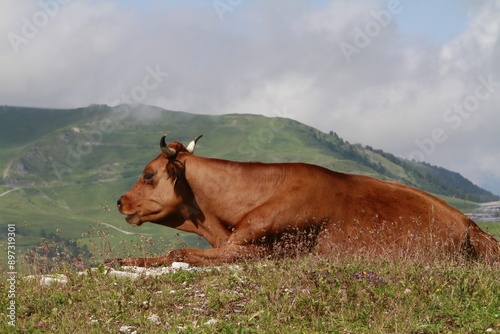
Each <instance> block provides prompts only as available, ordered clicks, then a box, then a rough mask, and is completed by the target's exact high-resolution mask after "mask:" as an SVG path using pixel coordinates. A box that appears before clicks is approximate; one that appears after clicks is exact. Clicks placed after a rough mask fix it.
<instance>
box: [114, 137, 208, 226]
mask: <svg viewBox="0 0 500 334" xmlns="http://www.w3.org/2000/svg"><path fill="white" fill-rule="evenodd" d="M200 137H201V135H200V136H198V137H196V138H195V139H194V140H193V141H191V142H190V143H189V145H188V146H187V148H186V147H184V145H182V144H181V143H179V142H172V143H170V144H168V145H167V144H166V143H165V136H163V137H162V138H161V140H160V148H161V150H162V152H163V153H162V154H160V155H159V156H158V157H156V159H154V160H153V161H151V162H150V163H149V164H147V166H146V168H144V171H143V172H142V177H141V178H140V179H139V180H138V181H137V182H136V183H135V185H134V186H133V187H132V189H130V190H129V191H128V192H127V193H126V194H125V195H123V196H122V197H120V199H119V200H118V201H117V205H118V210H119V211H120V213H122V214H124V215H127V218H125V220H126V221H127V222H128V223H129V224H131V225H137V226H139V225H141V224H142V223H144V222H148V221H149V222H160V221H162V220H164V219H165V218H166V217H168V216H170V215H173V214H177V213H178V208H179V205H180V204H181V202H182V201H183V196H184V195H185V193H184V192H185V191H186V189H180V188H181V187H183V186H185V182H183V179H184V164H183V163H182V162H181V161H179V160H178V157H179V156H180V155H183V154H192V153H193V152H194V149H195V146H196V142H197V141H198V139H200Z"/></svg>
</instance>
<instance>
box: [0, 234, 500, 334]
mask: <svg viewBox="0 0 500 334" xmlns="http://www.w3.org/2000/svg"><path fill="white" fill-rule="evenodd" d="M108 239H109V235H107V234H105V233H104V234H102V233H101V244H100V245H94V248H92V252H93V255H94V256H95V257H96V258H102V257H111V256H113V255H115V254H114V249H111V248H110V247H109V244H110V242H109V240H108ZM143 241H144V244H147V243H148V241H147V240H143ZM137 247H138V248H141V247H145V245H142V246H141V245H137ZM125 248H126V247H125ZM126 250H127V249H126ZM128 251H129V252H130V253H131V254H132V253H133V254H135V255H136V256H137V254H138V253H141V252H144V249H131V248H128ZM38 265H43V263H41V262H40V263H38ZM71 265H73V268H72V267H71ZM85 267H86V265H85V264H83V263H82V267H81V268H74V263H59V265H58V266H57V267H56V269H55V272H56V273H60V274H64V275H65V276H66V277H67V279H68V282H67V283H66V284H57V283H54V284H52V285H48V286H45V285H41V284H39V282H38V281H37V280H35V281H33V280H30V279H26V278H25V275H24V274H19V275H18V276H17V278H16V283H17V285H16V297H15V301H16V317H17V319H16V327H11V326H9V325H8V323H7V322H2V323H1V324H0V332H2V333H10V332H12V333H14V332H16V333H45V332H54V333H73V332H78V333H117V332H119V331H120V329H122V330H123V331H125V329H124V328H125V327H124V326H128V327H127V328H128V329H129V330H130V331H129V332H130V333H131V332H133V331H137V333H179V332H181V333H484V332H485V331H486V330H490V331H493V332H500V266H499V264H494V265H485V264H482V263H478V262H466V261H461V260H451V259H443V258H441V257H433V256H431V255H430V254H426V255H425V257H424V256H420V257H414V258H408V259H397V260H390V261H389V260H386V259H377V258H375V259H374V258H373V257H361V256H357V257H354V256H348V255H343V256H332V257H331V258H318V257H315V256H313V255H301V256H296V257H293V258H285V259H266V260H260V261H246V262H242V263H239V264H238V265H237V266H221V267H216V268H205V270H196V271H178V272H175V273H170V274H165V275H161V276H141V277H139V278H138V279H136V280H132V279H127V278H120V277H116V276H112V275H109V274H108V273H107V271H106V270H105V268H104V267H102V266H100V267H99V268H98V270H94V271H92V270H90V269H88V268H85ZM78 270H80V271H82V270H83V271H84V272H85V274H84V275H81V274H78V273H77V271H78ZM18 271H19V272H30V271H31V272H32V271H33V267H32V264H27V263H26V262H25V261H23V260H22V259H19V266H18ZM0 276H1V277H0V278H1V280H0V294H1V296H2V298H0V314H1V316H2V317H3V318H4V319H5V318H6V316H7V307H8V305H9V304H8V302H9V298H7V294H8V291H9V282H8V281H7V278H8V277H9V276H8V274H7V273H6V270H3V271H1V272H0Z"/></svg>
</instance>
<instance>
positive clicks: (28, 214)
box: [0, 105, 498, 254]
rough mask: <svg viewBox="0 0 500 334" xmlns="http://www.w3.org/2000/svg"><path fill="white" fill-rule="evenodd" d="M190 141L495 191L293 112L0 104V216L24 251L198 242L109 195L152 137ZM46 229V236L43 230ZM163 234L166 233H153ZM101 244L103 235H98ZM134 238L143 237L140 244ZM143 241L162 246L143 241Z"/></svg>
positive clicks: (418, 182) (131, 174)
mask: <svg viewBox="0 0 500 334" xmlns="http://www.w3.org/2000/svg"><path fill="white" fill-rule="evenodd" d="M165 133H166V134H167V140H172V141H173V140H178V141H181V142H184V143H188V142H189V141H190V140H191V139H192V138H193V137H195V136H196V135H198V134H204V137H203V138H202V139H201V140H200V141H199V143H198V146H197V151H196V154H199V155H202V156H207V157H214V158H224V159H231V160H238V161H265V162H274V161H280V162H286V161H302V162H309V163H314V164H317V165H321V166H324V167H327V168H330V169H332V170H337V171H342V172H349V173H358V174H365V175H371V176H374V177H377V178H380V179H387V180H395V181H400V182H403V183H406V184H409V185H412V186H415V187H418V188H421V189H423V190H425V191H428V192H431V193H434V194H437V195H439V196H442V197H444V198H447V199H451V200H452V202H451V204H452V205H454V206H457V207H459V208H460V209H462V210H464V211H468V210H472V209H473V207H474V206H475V202H487V201H494V200H498V196H495V195H493V194H491V193H490V192H488V191H485V190H483V189H481V188H479V187H477V186H475V185H473V184H472V183H471V182H470V181H469V180H467V179H465V178H463V177H462V176H461V175H459V174H457V173H454V172H451V171H448V170H446V169H443V168H439V167H435V166H431V165H428V164H422V163H416V162H412V161H408V160H404V159H401V158H398V157H395V156H394V155H392V154H389V153H386V152H383V151H380V150H377V149H374V148H371V147H369V146H366V147H363V146H362V145H360V144H354V145H353V144H350V143H348V142H346V141H344V140H342V139H341V138H339V137H338V136H337V135H336V134H335V133H334V132H331V133H329V134H327V133H323V132H320V131H318V130H317V129H314V128H311V127H309V126H307V125H304V124H301V123H299V122H297V121H293V120H290V119H284V118H268V117H264V116H257V115H240V114H232V115H220V116H208V115H194V114H188V113H183V112H173V111H167V110H162V109H159V108H154V107H148V106H141V105H137V106H127V105H123V106H119V107H114V108H111V107H108V106H104V105H93V106H90V107H87V108H78V109H71V110H52V109H36V108H18V107H8V106H4V107H0V171H2V172H3V174H2V179H1V181H0V195H1V194H3V193H4V192H6V191H9V190H12V189H15V188H19V189H17V190H15V191H12V192H9V193H8V194H5V195H4V196H2V197H0V222H1V223H2V226H6V224H7V223H13V224H16V229H17V233H18V236H19V238H18V247H20V248H21V249H23V250H25V251H27V250H28V249H31V248H32V247H33V245H35V244H37V243H40V238H41V237H44V236H47V235H51V233H56V234H58V235H59V236H60V237H62V238H65V239H78V240H79V241H80V244H81V245H85V246H88V247H91V246H93V245H95V244H96V243H99V242H100V240H101V238H100V235H99V234H102V233H105V234H107V235H109V236H110V238H109V240H111V242H110V243H109V245H106V247H109V248H112V249H114V250H115V251H116V253H118V254H119V253H120V252H121V251H123V252H130V250H131V249H135V248H134V247H136V248H137V246H134V245H137V244H139V243H144V239H145V238H146V239H147V238H150V239H152V240H153V241H154V242H152V244H155V245H159V244H160V245H161V244H170V245H172V244H178V243H188V244H198V245H199V246H201V247H204V246H206V243H205V242H204V241H203V240H200V239H199V238H198V237H197V236H194V235H186V234H182V233H181V234H179V235H178V232H177V231H175V230H172V229H166V228H163V227H158V226H155V225H153V224H145V225H143V226H142V227H140V228H133V227H130V226H128V224H126V223H125V221H124V219H123V216H121V215H120V214H119V213H118V212H117V210H116V207H115V203H116V199H117V198H118V197H119V196H120V195H121V194H123V193H124V192H125V191H126V190H127V189H129V188H130V186H131V185H132V184H133V183H134V182H135V181H136V180H137V178H138V177H139V175H140V173H141V171H142V169H143V167H144V166H145V165H146V163H147V162H149V161H150V160H151V159H153V158H154V157H156V156H157V155H158V154H159V148H158V142H159V139H160V137H161V136H162V135H163V134H165ZM49 239H50V238H49ZM160 239H161V240H163V241H164V242H163V243H162V242H157V241H160ZM101 246H102V245H101ZM139 248H140V247H139ZM140 251H142V252H144V251H160V249H157V248H154V249H148V250H144V249H143V248H141V250H140Z"/></svg>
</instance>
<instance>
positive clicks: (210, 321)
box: [205, 318, 217, 326]
mask: <svg viewBox="0 0 500 334" xmlns="http://www.w3.org/2000/svg"><path fill="white" fill-rule="evenodd" d="M216 323H217V319H214V318H212V319H210V320H208V321H207V322H205V325H207V326H210V325H215V324H216Z"/></svg>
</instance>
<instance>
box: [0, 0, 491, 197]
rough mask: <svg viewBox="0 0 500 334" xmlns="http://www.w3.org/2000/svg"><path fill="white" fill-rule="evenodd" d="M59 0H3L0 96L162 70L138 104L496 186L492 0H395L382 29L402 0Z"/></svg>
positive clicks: (83, 88) (119, 80)
mask: <svg viewBox="0 0 500 334" xmlns="http://www.w3.org/2000/svg"><path fill="white" fill-rule="evenodd" d="M59 1H61V0H44V1H40V2H38V1H32V2H29V1H18V0H3V1H2V2H0V21H1V22H2V26H1V27H0V36H3V37H2V39H0V76H1V77H2V80H1V82H0V103H2V104H7V105H28V106H41V107H57V108H58V107H64V108H66V107H78V106H86V105H89V104H93V103H104V104H110V105H113V104H116V103H118V102H120V101H123V96H125V95H131V93H133V92H134V91H135V92H138V91H139V90H138V89H140V88H141V85H142V84H143V79H144V77H145V75H147V73H148V69H149V71H151V70H157V71H159V72H161V73H168V76H165V77H161V82H159V84H158V85H155V87H154V89H151V90H147V91H146V93H147V94H146V95H145V96H142V97H141V96H138V95H137V94H136V97H137V98H140V101H137V102H141V103H145V104H150V105H155V106H159V107H162V108H165V109H171V110H183V111H187V112H192V113H200V114H224V113H256V114H263V115H267V116H284V117H290V118H294V119H296V120H298V121H300V122H303V123H305V124H308V125H311V126H314V127H316V128H318V129H320V130H323V131H326V132H328V131H335V132H337V133H338V134H339V135H340V136H341V137H343V138H344V139H346V140H348V141H349V142H354V143H362V144H364V145H370V146H373V147H376V148H380V149H383V150H385V151H388V152H391V153H393V154H396V155H398V156H401V157H406V158H411V157H413V158H418V160H424V161H427V162H429V163H432V164H436V165H439V166H443V167H445V168H448V169H452V170H454V171H458V172H459V173H461V174H463V175H464V176H466V177H467V178H469V179H471V180H472V181H473V182H475V183H476V184H479V185H481V186H482V187H485V188H487V189H490V190H492V191H494V192H496V193H497V194H500V169H499V168H498V166H500V149H499V148H498V142H499V141H500V135H499V132H498V124H500V113H498V105H499V104H500V87H497V86H499V84H498V82H500V72H499V71H500V67H499V66H498V65H499V62H500V48H499V43H498V38H499V36H500V0H489V1H485V0H477V1H473V0H455V1H452V0H438V1H429V0H425V1H419V0H400V1H399V6H400V7H401V8H402V10H401V11H399V12H398V13H397V14H394V15H392V16H391V20H390V22H389V23H388V24H387V25H385V26H382V25H380V23H377V22H376V21H374V18H373V14H372V13H373V12H378V11H381V10H385V9H387V8H388V6H390V4H391V3H394V2H398V1H397V0H388V1H375V0H357V1H352V0H332V1H327V0H317V1H298V0H297V1H290V0H273V1H269V0H254V1H250V0H241V1H240V2H238V1H236V0H232V1H229V0H209V1H180V0H176V1H159V0H156V1H153V0H148V1H131V0H130V1H118V0H100V1H96V0H80V1H61V2H59ZM41 3H45V4H48V6H49V7H50V8H52V9H50V10H49V11H51V12H50V13H46V10H45V9H44V8H43V6H41ZM214 4H223V6H224V5H225V6H226V8H228V9H227V10H226V11H224V12H223V13H220V10H219V12H218V11H217V8H216V6H214ZM227 6H229V7H227ZM37 20H38V21H37ZM35 24H36V26H34V27H35V29H34V30H35V31H33V25H35ZM27 25H31V27H27ZM370 29H371V30H370ZM367 34H368V35H370V36H368V35H367ZM488 82H489V83H488ZM485 83H486V84H485ZM138 87H139V88H138ZM488 89H489V90H488ZM490 90H491V91H490ZM478 94H479V95H478ZM478 96H479V97H480V98H479V97H478ZM467 103H468V109H469V110H464V109H462V110H461V111H460V110H458V109H457V110H454V109H453V108H454V106H456V105H463V104H467Z"/></svg>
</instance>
